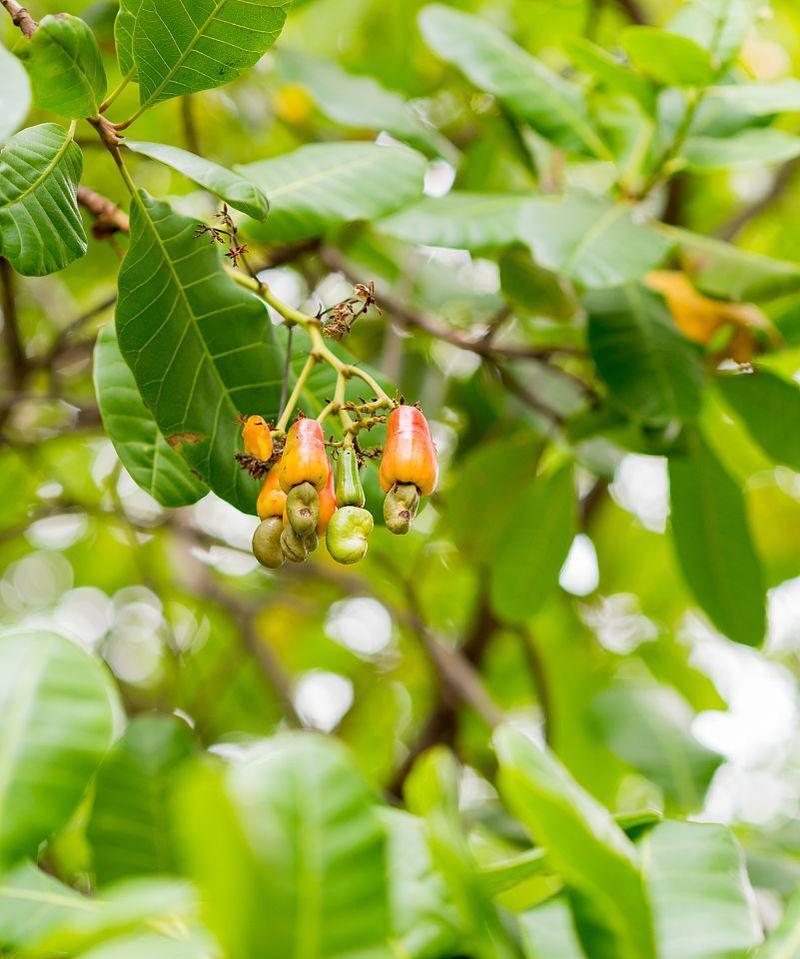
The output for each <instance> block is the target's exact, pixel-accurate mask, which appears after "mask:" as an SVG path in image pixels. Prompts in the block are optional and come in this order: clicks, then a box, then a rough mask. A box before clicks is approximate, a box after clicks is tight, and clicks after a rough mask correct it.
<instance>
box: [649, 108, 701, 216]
mask: <svg viewBox="0 0 800 959" xmlns="http://www.w3.org/2000/svg"><path fill="white" fill-rule="evenodd" d="M705 95H706V91H705V90H692V91H690V92H689V94H688V96H689V97H690V100H689V103H688V105H687V107H686V112H685V113H684V115H683V119H682V120H681V124H680V126H679V127H678V129H677V131H676V133H675V137H674V139H673V141H672V144H671V145H670V146H669V147H668V148H667V150H666V151H665V152H664V155H663V156H662V158H661V161H660V162H659V163H658V165H657V166H656V169H655V170H654V171H653V173H652V174H651V175H650V177H649V179H648V180H647V182H646V183H645V185H644V187H643V188H642V192H641V194H640V196H641V197H642V198H643V197H646V196H647V195H648V193H650V192H651V191H652V190H653V189H655V187H657V186H658V185H659V184H660V183H661V182H662V181H663V180H665V179H668V178H669V175H670V174H669V171H668V170H667V169H666V167H667V164H669V163H670V162H671V161H672V160H674V159H675V158H676V157H677V156H678V154H679V153H680V151H681V148H682V147H683V144H684V143H685V142H686V138H687V137H688V136H689V131H690V130H691V128H692V123H693V122H694V118H695V116H696V114H697V110H698V108H699V106H700V104H701V103H702V102H703V99H704V97H705Z"/></svg>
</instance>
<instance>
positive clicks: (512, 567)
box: [490, 466, 577, 622]
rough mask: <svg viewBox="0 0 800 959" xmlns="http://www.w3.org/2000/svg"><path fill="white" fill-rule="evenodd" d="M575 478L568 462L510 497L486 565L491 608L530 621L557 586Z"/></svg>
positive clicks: (570, 530)
mask: <svg viewBox="0 0 800 959" xmlns="http://www.w3.org/2000/svg"><path fill="white" fill-rule="evenodd" d="M575 504H576V494H575V480H574V477H573V474H572V469H571V467H569V466H566V467H562V468H561V469H559V470H556V471H555V472H554V473H552V474H551V475H550V476H548V477H546V478H540V479H538V480H536V481H535V482H530V483H528V484H527V485H526V486H524V487H523V488H522V489H521V490H520V492H519V493H518V494H517V495H516V496H515V497H514V499H513V502H512V504H511V513H510V517H509V520H508V522H507V524H506V526H505V528H504V530H503V531H502V533H501V535H500V540H499V543H498V545H497V547H496V549H495V552H494V556H493V561H492V565H491V585H490V592H491V598H492V605H493V607H494V609H495V611H496V612H497V613H498V615H500V616H501V617H503V618H504V619H508V620H511V621H512V622H525V621H527V620H529V619H530V618H531V617H532V616H533V615H534V614H535V613H536V612H537V611H538V610H539V609H540V608H541V606H542V604H543V603H544V602H545V600H546V599H547V598H548V596H549V595H550V594H551V593H552V592H553V590H554V589H555V588H556V587H557V586H558V576H559V573H560V571H561V567H562V566H563V565H564V561H565V560H566V558H567V554H568V553H569V550H570V546H571V545H572V541H573V539H574V538H575V533H576V522H577V520H576V505H575Z"/></svg>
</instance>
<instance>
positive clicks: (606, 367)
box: [586, 284, 703, 423]
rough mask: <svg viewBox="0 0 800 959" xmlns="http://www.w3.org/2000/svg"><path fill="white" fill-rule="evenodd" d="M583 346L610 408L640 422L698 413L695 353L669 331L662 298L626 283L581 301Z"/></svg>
mask: <svg viewBox="0 0 800 959" xmlns="http://www.w3.org/2000/svg"><path fill="white" fill-rule="evenodd" d="M586 309H587V310H588V312H589V347H590V349H591V352H592V358H593V359H594V361H595V363H596V364H597V369H598V371H599V373H600V375H601V376H602V377H603V379H604V380H605V382H606V383H607V385H608V388H609V390H610V392H611V398H612V400H613V402H614V404H616V405H619V406H621V407H622V408H623V409H624V410H625V412H626V413H627V414H628V415H629V416H632V417H634V418H636V419H640V420H642V421H644V422H646V423H666V422H667V421H669V420H671V419H682V420H686V419H692V418H693V417H695V416H697V414H698V413H699V412H700V403H701V399H702V390H703V366H702V360H701V357H700V353H699V351H698V350H697V349H696V348H695V347H694V346H693V345H692V344H691V343H690V342H689V341H688V340H687V339H686V338H685V337H683V336H682V335H681V334H680V332H679V331H678V330H677V328H676V327H675V324H674V323H673V321H672V316H671V315H670V312H669V310H668V309H667V306H666V304H665V303H664V300H663V299H662V298H661V297H660V296H658V295H657V294H655V293H653V292H652V291H650V290H648V289H646V288H645V287H643V286H639V285H634V284H629V285H628V286H625V287H621V288H618V289H615V290H602V291H596V292H594V293H592V294H590V295H589V296H588V297H587V298H586Z"/></svg>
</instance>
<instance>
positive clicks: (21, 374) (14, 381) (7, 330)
mask: <svg viewBox="0 0 800 959" xmlns="http://www.w3.org/2000/svg"><path fill="white" fill-rule="evenodd" d="M0 287H1V288H2V289H0V295H2V308H3V342H4V344H5V348H6V351H7V353H8V360H9V383H10V386H11V388H12V389H14V390H18V389H20V387H21V386H22V385H23V383H24V382H25V378H26V376H27V373H28V360H27V357H26V356H25V348H24V346H23V345H22V338H21V336H20V332H19V318H18V316H17V303H16V297H15V291H14V271H13V270H12V269H11V264H10V263H9V262H8V260H6V259H3V258H2V257H0Z"/></svg>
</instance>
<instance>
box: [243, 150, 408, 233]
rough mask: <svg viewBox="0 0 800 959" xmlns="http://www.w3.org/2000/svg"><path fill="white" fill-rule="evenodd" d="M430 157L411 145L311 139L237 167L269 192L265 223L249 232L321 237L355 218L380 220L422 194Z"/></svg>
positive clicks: (257, 224)
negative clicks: (427, 159) (268, 211)
mask: <svg viewBox="0 0 800 959" xmlns="http://www.w3.org/2000/svg"><path fill="white" fill-rule="evenodd" d="M425 169H426V163H425V158H424V157H423V156H422V155H421V154H420V153H417V152H416V151H415V150H410V149H408V148H407V147H384V146H377V145H376V144H374V143H312V144H309V145H308V146H304V147H300V149H299V150H295V151H294V152H293V153H287V154H285V155H284V156H279V157H274V158H272V159H270V160H260V161H259V162H257V163H250V164H248V165H246V166H239V167H236V171H237V172H238V173H241V174H242V176H245V177H247V179H248V180H251V181H252V182H253V183H255V184H256V186H258V187H260V188H261V189H262V190H263V191H264V193H266V195H267V196H268V197H269V201H270V215H269V217H268V219H267V220H266V222H265V223H255V222H253V223H249V224H248V225H247V231H248V232H249V233H251V234H252V235H253V236H254V237H255V238H256V239H258V240H261V241H263V242H273V241H276V242H282V243H289V242H292V241H294V240H302V239H305V238H306V237H310V236H319V235H320V234H322V233H324V232H325V231H326V230H328V229H330V227H333V226H339V225H340V224H342V223H349V222H350V221H352V220H375V219H378V218H379V217H381V216H385V215H386V214H387V213H392V212H394V211H395V210H396V209H398V208H399V207H402V206H404V205H405V204H406V203H409V202H410V201H411V200H414V199H416V198H417V197H419V196H422V190H423V185H424V177H425Z"/></svg>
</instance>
